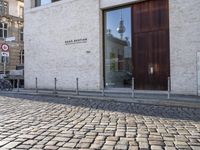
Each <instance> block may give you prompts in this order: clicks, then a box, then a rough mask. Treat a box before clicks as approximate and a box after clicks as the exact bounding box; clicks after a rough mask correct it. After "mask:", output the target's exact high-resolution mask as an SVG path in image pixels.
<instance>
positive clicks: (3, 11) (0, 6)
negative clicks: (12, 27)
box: [0, 0, 8, 15]
mask: <svg viewBox="0 0 200 150" xmlns="http://www.w3.org/2000/svg"><path fill="white" fill-rule="evenodd" d="M7 14H8V2H6V1H3V0H0V15H7Z"/></svg>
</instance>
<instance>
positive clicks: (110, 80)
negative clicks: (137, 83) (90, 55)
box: [104, 7, 132, 88]
mask: <svg viewBox="0 0 200 150" xmlns="http://www.w3.org/2000/svg"><path fill="white" fill-rule="evenodd" d="M104 22H105V24H104V45H105V47H104V54H105V60H104V61H105V63H104V64H105V69H104V70H105V86H106V87H119V88H124V87H130V86H131V80H132V48H131V47H132V42H131V40H132V37H131V8H130V7H126V8H119V9H115V10H108V11H105V13H104Z"/></svg>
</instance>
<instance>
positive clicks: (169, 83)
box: [167, 77, 171, 99]
mask: <svg viewBox="0 0 200 150" xmlns="http://www.w3.org/2000/svg"><path fill="white" fill-rule="evenodd" d="M170 92H171V79H170V77H168V93H167V98H168V99H170Z"/></svg>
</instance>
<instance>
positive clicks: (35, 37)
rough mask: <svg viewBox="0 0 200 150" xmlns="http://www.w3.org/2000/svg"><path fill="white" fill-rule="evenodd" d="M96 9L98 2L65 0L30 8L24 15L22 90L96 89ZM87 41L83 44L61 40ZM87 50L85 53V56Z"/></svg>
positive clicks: (97, 83) (97, 49)
mask: <svg viewBox="0 0 200 150" xmlns="http://www.w3.org/2000/svg"><path fill="white" fill-rule="evenodd" d="M99 12H100V10H99V1H98V0H76V1H74V0H71V1H70V0H66V1H60V2H55V3H52V4H49V5H46V6H41V7H38V8H33V9H31V10H30V11H28V12H26V15H25V51H26V52H25V87H26V88H33V87H35V77H38V82H39V83H38V84H39V85H38V86H39V88H45V89H50V88H53V86H54V78H55V77H57V79H58V89H75V85H76V82H75V81H76V77H78V78H79V85H80V88H81V89H90V90H95V89H99V88H100V42H99V39H100V25H99V20H100V13H99ZM79 38H87V39H88V40H87V43H82V44H72V45H65V41H67V40H74V39H79ZM88 51H89V53H88Z"/></svg>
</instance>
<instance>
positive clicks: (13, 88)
mask: <svg viewBox="0 0 200 150" xmlns="http://www.w3.org/2000/svg"><path fill="white" fill-rule="evenodd" d="M12 86H13V89H14V88H15V79H14V77H13V85H12Z"/></svg>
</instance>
